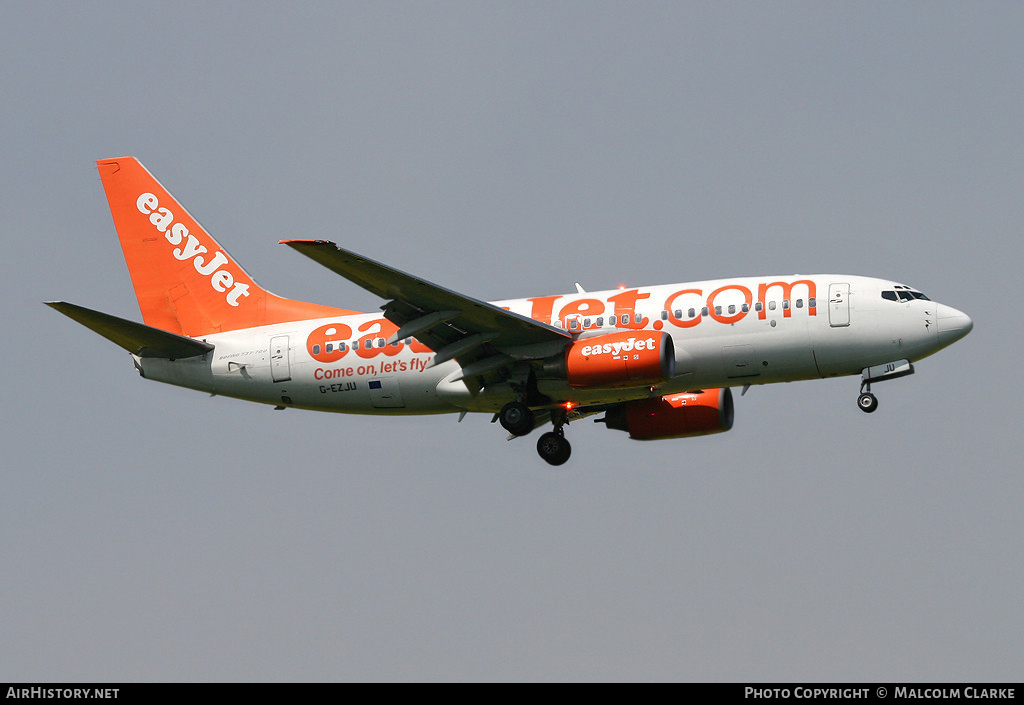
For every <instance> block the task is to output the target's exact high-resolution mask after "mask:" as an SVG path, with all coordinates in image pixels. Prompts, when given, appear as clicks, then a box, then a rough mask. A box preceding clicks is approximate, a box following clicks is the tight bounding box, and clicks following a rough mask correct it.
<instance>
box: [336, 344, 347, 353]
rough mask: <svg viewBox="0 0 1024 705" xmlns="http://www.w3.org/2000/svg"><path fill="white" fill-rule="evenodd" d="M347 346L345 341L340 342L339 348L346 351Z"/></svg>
mask: <svg viewBox="0 0 1024 705" xmlns="http://www.w3.org/2000/svg"><path fill="white" fill-rule="evenodd" d="M346 347H347V346H346V345H345V343H338V350H341V351H342V352H345V349H346Z"/></svg>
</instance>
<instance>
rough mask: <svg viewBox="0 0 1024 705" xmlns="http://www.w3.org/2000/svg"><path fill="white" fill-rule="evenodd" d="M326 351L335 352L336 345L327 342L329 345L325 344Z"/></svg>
mask: <svg viewBox="0 0 1024 705" xmlns="http://www.w3.org/2000/svg"><path fill="white" fill-rule="evenodd" d="M324 352H334V345H333V344H332V343H327V345H325V346H324Z"/></svg>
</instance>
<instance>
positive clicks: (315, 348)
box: [313, 345, 320, 355]
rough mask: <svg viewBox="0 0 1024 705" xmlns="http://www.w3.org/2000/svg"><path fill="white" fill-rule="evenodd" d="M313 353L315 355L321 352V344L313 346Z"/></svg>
mask: <svg viewBox="0 0 1024 705" xmlns="http://www.w3.org/2000/svg"><path fill="white" fill-rule="evenodd" d="M313 354H314V355H319V354H320V346H319V345H314V346H313Z"/></svg>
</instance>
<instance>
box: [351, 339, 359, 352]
mask: <svg viewBox="0 0 1024 705" xmlns="http://www.w3.org/2000/svg"><path fill="white" fill-rule="evenodd" d="M352 349H353V350H358V349H359V341H358V340H353V341H352Z"/></svg>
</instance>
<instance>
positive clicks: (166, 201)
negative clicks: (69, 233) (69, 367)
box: [96, 157, 355, 337]
mask: <svg viewBox="0 0 1024 705" xmlns="http://www.w3.org/2000/svg"><path fill="white" fill-rule="evenodd" d="M96 166H97V167H98V168H99V172H100V178H101V179H102V180H103V188H104V190H105V191H106V192H107V201H108V202H109V203H110V213H111V215H113V217H114V227H115V228H116V229H117V236H118V238H120V240H121V249H122V250H123V251H124V258H125V261H126V262H127V263H128V271H129V273H130V274H131V277H132V285H133V286H134V287H135V295H136V297H138V299H139V308H140V309H142V319H143V320H144V321H145V322H146V325H149V326H153V327H154V328H161V329H163V330H166V331H170V332H172V333H177V334H180V335H187V336H192V337H195V336H199V335H204V334H208V333H218V332H221V331H228V330H237V329H239V328H251V327H254V326H262V325H270V324H272V323H285V322H288V321H295V320H305V319H310V318H323V317H327V316H338V315H346V314H352V313H355V311H347V310H344V309H337V308H331V307H329V306H321V305H319V304H312V303H306V302H303V301H293V300H291V299H284V298H281V297H280V296H275V295H274V294H272V293H270V292H269V291H266V290H265V289H263V288H261V287H260V286H259V284H257V283H256V282H255V281H253V279H252V278H251V277H250V276H249V275H248V274H246V272H245V270H244V269H242V268H241V267H240V266H239V265H238V263H237V262H235V261H234V260H233V259H232V258H231V256H230V255H228V253H227V252H226V251H225V250H224V249H223V248H222V247H221V246H220V245H219V244H217V241H216V240H214V239H213V238H212V237H211V236H210V234H209V233H207V232H206V231H205V230H204V229H203V227H202V226H201V225H199V222H198V221H196V219H195V218H193V217H192V216H191V215H189V213H188V211H186V210H185V209H184V208H183V207H182V206H181V204H180V203H178V202H177V201H176V200H175V199H174V197H173V196H172V195H171V194H170V193H169V192H168V191H167V190H166V189H165V188H164V187H163V186H161V185H160V182H158V181H157V180H156V179H154V178H153V176H152V175H151V174H150V173H149V172H148V171H146V168H145V167H144V166H142V164H140V163H139V161H138V160H137V159H135V158H134V157H119V158H117V159H103V160H101V161H98V162H96Z"/></svg>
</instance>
